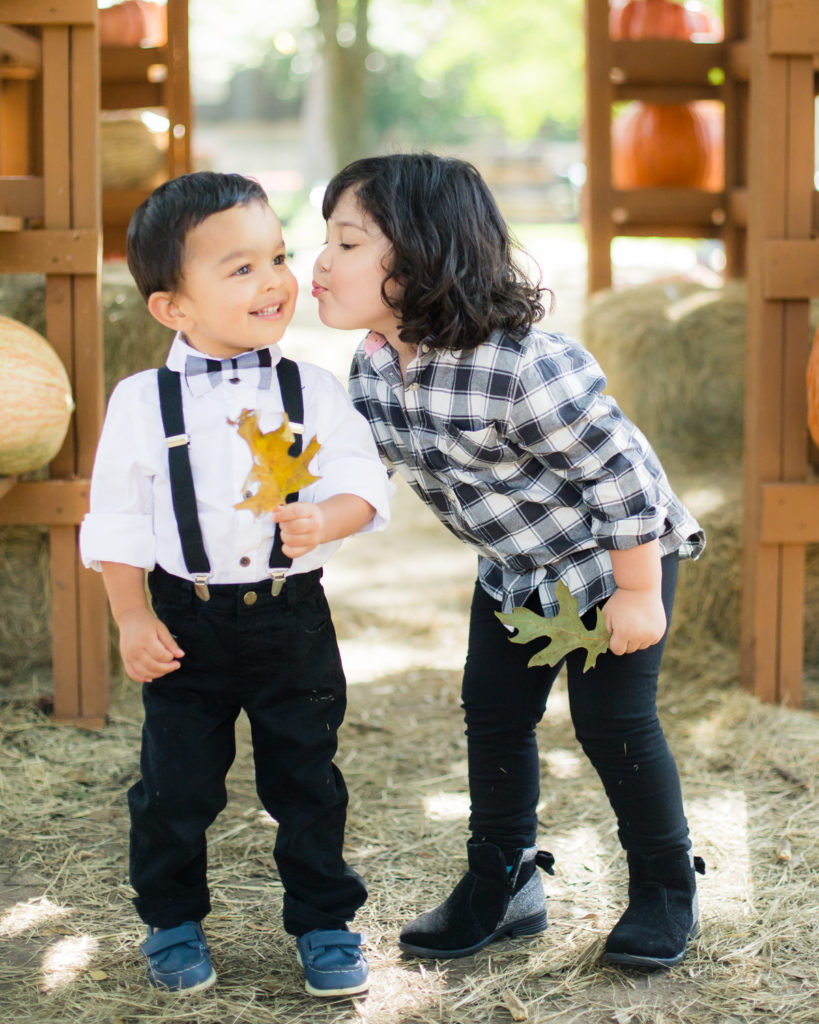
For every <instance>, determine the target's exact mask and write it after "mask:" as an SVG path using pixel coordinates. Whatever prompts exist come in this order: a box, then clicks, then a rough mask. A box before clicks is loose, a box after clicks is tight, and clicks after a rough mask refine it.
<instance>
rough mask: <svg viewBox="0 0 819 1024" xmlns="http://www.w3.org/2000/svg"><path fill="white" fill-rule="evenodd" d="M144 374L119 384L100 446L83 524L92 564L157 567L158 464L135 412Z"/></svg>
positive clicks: (83, 549)
mask: <svg viewBox="0 0 819 1024" xmlns="http://www.w3.org/2000/svg"><path fill="white" fill-rule="evenodd" d="M142 376H143V375H138V377H136V378H129V379H128V380H126V381H123V382H122V383H120V384H119V385H117V387H116V388H115V389H114V391H113V393H112V395H111V398H110V401H109V403H108V410H107V413H106V416H105V424H104V426H103V430H102V435H101V436H100V441H99V444H98V446H97V453H96V457H95V460H94V470H93V473H92V477H91V497H90V507H89V511H88V513H87V515H86V516H85V518H84V519H83V522H82V525H81V527H80V555H81V558H82V561H83V564H84V565H85V566H86V567H87V568H91V569H96V570H99V569H100V563H101V562H121V563H124V564H126V565H135V566H137V567H139V568H143V569H152V568H153V567H154V565H155V562H156V540H155V535H154V521H153V487H152V477H153V473H154V467H153V466H152V465H151V459H150V455H149V453H148V450H147V446H146V444H145V435H144V431H143V429H142V424H141V422H140V418H139V417H135V416H134V409H135V406H136V405H137V404H138V402H139V397H138V394H136V393H135V392H138V391H139V390H140V388H141V385H142V380H141V378H142Z"/></svg>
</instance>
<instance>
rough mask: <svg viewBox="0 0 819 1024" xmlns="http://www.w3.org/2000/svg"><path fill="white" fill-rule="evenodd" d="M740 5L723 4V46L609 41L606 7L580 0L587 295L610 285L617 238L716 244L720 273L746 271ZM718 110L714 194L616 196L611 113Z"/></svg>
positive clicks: (740, 0) (729, 0)
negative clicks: (708, 106)
mask: <svg viewBox="0 0 819 1024" xmlns="http://www.w3.org/2000/svg"><path fill="white" fill-rule="evenodd" d="M745 3H746V0H725V39H724V40H723V41H721V42H702V43H701V42H695V41H693V40H687V39H612V38H611V37H610V36H609V30H608V24H609V0H585V24H586V117H585V144H586V167H587V180H586V187H585V190H584V195H583V221H584V228H585V232H586V239H587V244H588V253H589V260H588V278H587V286H588V291H589V292H590V293H592V292H595V291H598V290H600V289H603V288H608V287H610V286H611V276H612V275H611V243H612V241H613V240H614V239H615V238H616V237H618V236H623V235H626V236H632V237H645V236H651V235H656V236H660V237H679V238H718V239H720V240H722V241H723V243H724V245H725V252H726V261H727V273H728V275H729V276H732V277H740V276H742V274H743V272H744V242H745V225H744V222H743V221H742V219H741V214H742V212H743V211H744V210H745V209H746V204H744V203H743V201H742V199H741V198H737V193H738V191H739V190H741V189H743V188H744V187H745V184H746V182H745V180H744V174H745V167H746V163H747V160H746V156H745V153H744V148H745V144H746V134H747V132H746V128H745V125H746V118H745V107H746V105H747V81H748V68H749V59H748V58H749V49H748V40H747V34H746V29H747V25H746V21H745V19H744V18H743V17H741V16H740V14H739V13H738V12H739V10H740V8H741V7H742V6H743V5H744V4H745ZM701 100H710V101H716V102H719V103H720V104H722V107H723V111H724V115H723V123H724V150H725V161H724V166H725V181H724V189H723V191H721V192H707V191H704V190H699V189H660V188H645V189H639V190H629V191H628V192H623V191H618V190H617V189H616V188H615V187H614V182H613V179H612V153H611V146H612V141H611V127H612V114H613V109H612V108H613V106H614V105H615V104H617V103H623V102H633V101H640V102H643V103H648V104H689V103H693V102H696V101H701Z"/></svg>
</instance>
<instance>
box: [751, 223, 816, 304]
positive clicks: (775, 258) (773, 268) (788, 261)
mask: <svg viewBox="0 0 819 1024" xmlns="http://www.w3.org/2000/svg"><path fill="white" fill-rule="evenodd" d="M762 261H763V268H764V269H763V288H764V291H763V295H764V297H765V298H766V299H806V298H819V240H804V239H787V238H782V239H773V240H771V241H768V242H765V244H764V247H763V253H762Z"/></svg>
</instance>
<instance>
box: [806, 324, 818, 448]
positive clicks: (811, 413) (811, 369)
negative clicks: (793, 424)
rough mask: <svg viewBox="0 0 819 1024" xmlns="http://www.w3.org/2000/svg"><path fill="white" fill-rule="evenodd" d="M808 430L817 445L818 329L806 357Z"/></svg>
mask: <svg viewBox="0 0 819 1024" xmlns="http://www.w3.org/2000/svg"><path fill="white" fill-rule="evenodd" d="M807 378H808V430H809V431H810V436H811V437H812V438H813V443H814V444H816V445H819V330H817V332H816V334H815V335H814V336H813V345H812V346H811V350H810V357H809V358H808V374H807Z"/></svg>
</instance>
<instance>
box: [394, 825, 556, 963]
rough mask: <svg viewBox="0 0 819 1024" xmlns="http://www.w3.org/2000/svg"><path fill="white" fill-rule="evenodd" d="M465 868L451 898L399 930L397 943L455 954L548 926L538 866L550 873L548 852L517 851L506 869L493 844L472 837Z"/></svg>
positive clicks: (421, 952) (416, 950) (427, 952)
mask: <svg viewBox="0 0 819 1024" xmlns="http://www.w3.org/2000/svg"><path fill="white" fill-rule="evenodd" d="M466 853H467V859H468V862H469V870H468V871H467V873H466V874H465V875H464V877H463V878H462V879H461V880H460V882H458V884H457V885H456V886H455V888H454V889H453V891H452V895H451V896H450V897H449V899H447V900H445V901H444V902H443V903H442V904H441V905H440V906H439V907H436V908H435V910H430V911H429V912H428V913H426V914H422V915H421V916H420V917H419V918H417V919H416V920H415V921H412V922H411V923H410V924H407V925H405V926H404V927H403V928H402V929H401V936H400V939H399V945H400V947H401V949H403V950H404V951H405V952H407V953H413V954H414V955H415V956H429V957H442V958H446V957H459V956H469V955H470V954H471V953H477V951H478V950H479V949H483V947H484V946H486V945H488V944H489V943H490V942H492V941H493V940H494V939H499V938H501V937H503V936H505V935H508V936H511V937H513V938H514V937H515V936H517V935H533V934H535V932H542V931H543V930H544V929H545V927H546V897H545V896H544V895H543V883H542V882H541V880H540V875H539V874H538V873H537V868H538V867H540V868H543V870H544V871H547V872H548V873H549V874H550V875H552V874H554V871H553V870H552V865H553V864H554V857H553V856H552V855H551V853H546V852H545V851H544V850H538V849H537V847H536V846H530V847H528V848H527V849H525V850H518V852H517V856H516V857H515V862H514V864H513V865H512V867H511V868H510V869H509V870H507V864H506V859H505V857H504V855H503V851H502V850H501V849H500V847H499V846H495V845H494V843H480V842H475V841H474V840H472V839H470V840H469V842H468V843H467V844H466Z"/></svg>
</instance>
